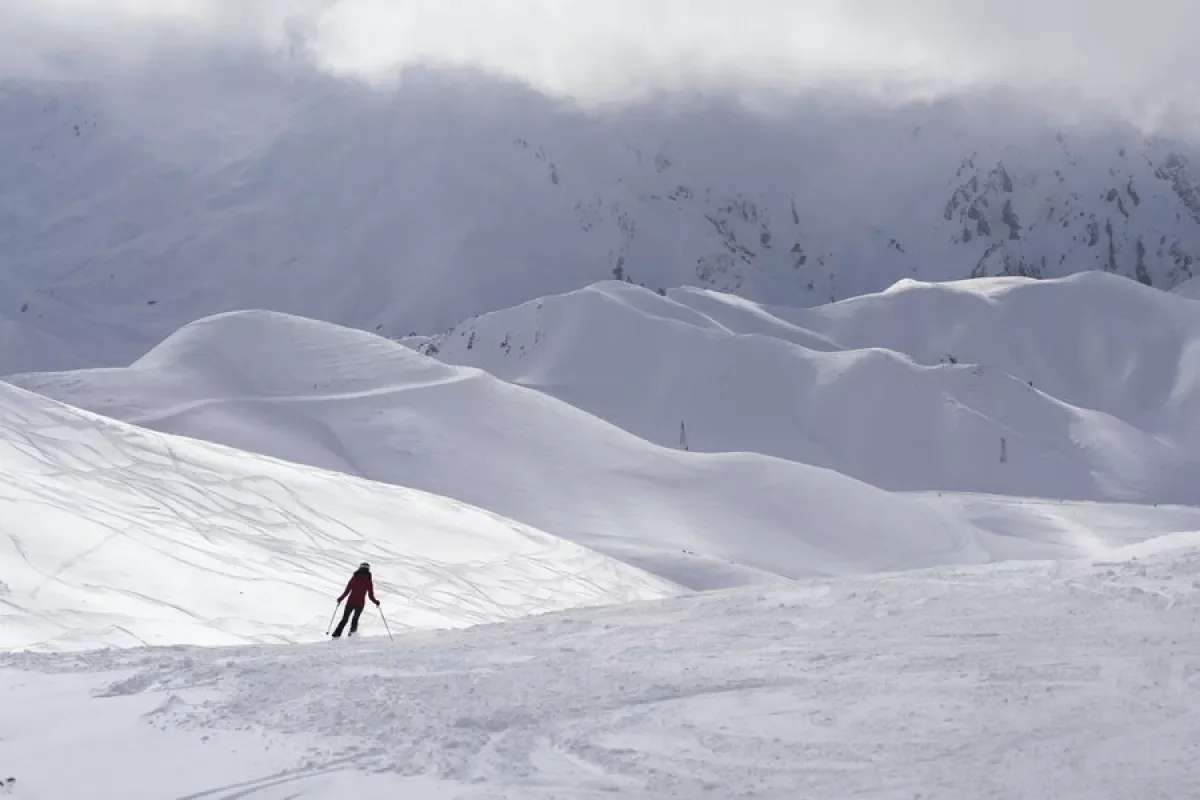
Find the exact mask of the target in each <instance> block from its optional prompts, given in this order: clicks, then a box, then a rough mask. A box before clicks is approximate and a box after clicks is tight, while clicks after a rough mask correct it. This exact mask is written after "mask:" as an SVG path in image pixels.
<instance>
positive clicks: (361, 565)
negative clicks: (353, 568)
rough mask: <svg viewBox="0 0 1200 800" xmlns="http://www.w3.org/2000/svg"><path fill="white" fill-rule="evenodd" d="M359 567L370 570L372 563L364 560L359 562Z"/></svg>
mask: <svg viewBox="0 0 1200 800" xmlns="http://www.w3.org/2000/svg"><path fill="white" fill-rule="evenodd" d="M358 568H359V569H365V570H369V569H371V565H370V564H368V563H367V562H365V561H364V562H362V563H361V564H359V565H358Z"/></svg>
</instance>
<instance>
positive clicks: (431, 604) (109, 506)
mask: <svg viewBox="0 0 1200 800" xmlns="http://www.w3.org/2000/svg"><path fill="white" fill-rule="evenodd" d="M0 465H2V468H3V473H4V481H3V487H0V508H2V509H3V514H2V517H3V522H2V523H0V529H2V530H3V532H4V533H5V536H4V538H3V539H2V540H0V648H2V649H5V650H13V649H17V650H22V649H32V650H39V651H47V650H81V649H92V648H97V647H133V646H139V645H175V644H197V645H230V644H245V643H249V642H261V643H281V642H303V641H309V642H312V641H319V640H320V639H321V638H322V632H323V631H324V630H325V626H327V625H328V620H329V615H330V614H331V613H332V612H333V609H334V599H335V598H336V597H337V595H338V594H339V593H340V592H341V591H342V588H343V587H344V585H345V581H346V579H347V578H348V577H349V575H350V573H351V572H352V571H353V570H354V568H355V566H356V565H357V564H358V562H359V561H362V560H369V561H374V562H377V566H381V567H383V568H382V569H380V570H379V571H378V578H377V583H376V586H377V596H378V597H379V599H380V600H381V602H383V603H384V606H383V608H384V610H385V611H386V612H387V613H388V615H389V622H390V625H391V626H392V628H393V630H394V631H396V632H402V631H406V630H409V629H412V628H426V627H460V626H465V625H473V624H479V623H485V622H497V621H501V620H506V619H513V618H515V617H519V616H526V615H529V614H531V613H543V612H547V611H554V610H559V609H563V608H571V607H575V606H580V605H587V604H608V603H623V602H629V601H634V600H645V599H653V598H658V597H664V596H669V595H671V594H675V593H676V592H677V591H678V589H679V587H677V586H674V585H672V584H670V583H668V582H666V581H662V580H660V579H657V578H654V577H652V576H650V575H647V574H646V573H643V572H640V571H638V570H635V569H632V568H630V567H628V566H626V565H624V564H620V563H617V562H615V561H613V560H612V559H610V558H606V557H604V556H601V555H599V554H597V553H593V552H590V551H587V550H585V549H583V548H581V547H579V546H577V545H574V544H571V543H569V542H565V541H563V540H562V539H558V538H556V537H553V536H549V535H547V534H545V533H542V532H540V531H536V530H533V529H531V528H529V527H526V526H524V525H520V524H518V523H515V522H512V521H510V520H506V519H503V518H501V517H498V516H496V515H494V514H491V513H488V512H486V511H482V510H479V509H476V508H471V507H469V506H466V505H464V504H462V503H459V502H455V501H452V500H448V499H446V498H443V497H438V496H436V495H430V494H426V493H423V492H418V491H414V490H411V489H403V488H397V487H390V486H382V485H378V484H372V483H370V482H367V481H364V480H361V479H356V478H351V477H348V476H346V475H341V474H337V473H332V472H323V471H320V470H316V469H312V468H306V467H300V466H297V465H295V464H289V463H285V462H280V461H276V460H273V459H268V458H264V457H261V456H251V455H249V454H246V453H240V452H237V451H234V450H230V449H228V448H225V447H219V446H216V445H212V444H208V443H203V442H198V441H195V440H190V439H184V438H180V437H175V436H167V435H163V434H159V433H153V432H150V431H146V430H142V429H139V428H135V427H132V426H129V425H125V424H123V423H119V422H115V421H113V420H110V419H104V418H101V417H97V416H95V415H92V414H89V413H86V412H83V411H79V410H76V409H72V408H69V407H66V406H62V405H60V404H58V403H55V402H53V401H50V400H47V399H45V398H43V397H39V396H37V395H34V394H31V393H29V392H25V391H22V390H20V389H17V388H14V387H11V386H6V385H4V384H0ZM373 616H375V615H374V614H371V615H369V616H367V617H365V618H364V622H363V627H364V633H367V634H370V635H383V630H382V625H381V624H380V622H379V621H378V619H375V620H372V619H371V617H373ZM6 716H7V715H6Z"/></svg>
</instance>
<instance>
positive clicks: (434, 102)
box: [0, 59, 1200, 374]
mask: <svg viewBox="0 0 1200 800" xmlns="http://www.w3.org/2000/svg"><path fill="white" fill-rule="evenodd" d="M171 76H173V80H172V79H170V78H171ZM166 86H169V92H170V96H171V98H172V100H173V102H175V103H182V104H186V107H187V109H188V113H187V114H176V113H171V112H170V111H169V109H170V108H171V107H172V105H171V104H170V103H164V99H163V98H164V92H167V91H168V89H167V88H166ZM1195 157H1196V152H1195V151H1194V149H1192V148H1190V146H1189V145H1186V144H1184V143H1178V142H1168V141H1160V140H1148V139H1146V138H1144V137H1143V136H1142V135H1141V134H1139V133H1137V132H1136V131H1134V130H1132V129H1129V128H1126V127H1123V126H1121V125H1119V124H1117V123H1114V122H1111V121H1108V120H1096V119H1085V120H1082V121H1080V120H1076V121H1073V122H1067V121H1064V120H1056V119H1053V118H1050V117H1049V116H1047V115H1046V114H1045V113H1044V112H1042V111H1040V110H1038V109H1037V108H1035V107H1033V106H1029V105H1025V104H1022V103H1021V102H1020V101H1018V100H1014V99H1013V98H1011V97H1004V96H997V95H970V96H965V97H960V98H957V99H953V100H945V101H943V102H939V103H933V104H923V103H913V104H911V105H907V106H902V107H899V108H886V109H884V108H875V107H874V106H871V105H870V104H866V105H862V104H859V105H854V104H853V103H851V102H849V101H847V102H846V103H844V104H838V103H833V102H829V101H828V100H827V99H826V98H807V99H806V98H798V99H795V100H794V101H793V102H792V103H791V104H790V105H789V104H784V105H782V106H781V107H778V108H775V109H773V110H772V112H771V113H770V114H757V113H754V112H751V111H748V110H747V109H746V108H744V107H741V106H737V105H732V104H731V105H726V104H723V103H720V102H715V101H714V102H712V103H707V104H700V103H697V104H693V105H690V106H688V105H682V106H680V105H671V104H665V105H662V106H655V107H652V108H646V107H639V108H633V109H629V108H626V109H622V110H611V111H598V110H594V111H591V112H584V111H581V110H579V109H576V108H573V107H570V106H567V105H564V104H562V103H560V102H557V101H553V100H551V99H549V98H547V97H544V96H541V95H539V94H537V93H536V92H534V91H532V90H529V89H525V88H521V87H517V86H513V85H508V84H503V83H499V82H496V81H492V80H488V79H483V78H480V77H478V76H464V75H462V74H455V73H436V74H435V73H424V74H422V73H413V74H411V75H409V76H407V77H406V80H405V82H404V83H403V84H402V86H401V87H400V88H398V89H395V90H382V89H378V90H377V89H367V88H365V87H363V86H360V85H358V84H355V83H353V82H348V81H347V82H340V81H337V80H333V79H330V78H328V77H326V76H321V75H316V74H312V73H310V72H307V71H305V70H304V69H303V68H302V67H298V66H296V65H290V66H285V65H279V64H271V65H264V64H258V63H255V62H254V61H253V60H252V59H248V60H245V61H231V62H230V63H229V64H228V66H226V67H223V68H217V67H214V66H211V65H209V66H207V67H206V68H204V69H200V68H194V69H192V70H189V71H183V72H182V73H181V74H179V75H174V74H173V73H166V74H163V75H150V74H141V73H138V74H137V75H134V76H129V75H126V76H123V77H122V78H121V79H120V80H118V79H116V78H114V77H113V76H111V75H107V76H106V77H105V78H103V79H101V78H97V79H95V80H80V81H77V82H74V83H65V82H52V81H48V80H43V81H37V80H33V79H21V80H18V79H9V80H7V81H3V82H0V254H3V255H0V336H3V337H4V338H3V340H0V341H2V342H3V344H4V345H5V346H4V347H3V349H2V350H0V374H3V373H7V372H15V371H26V370H33V369H39V370H45V369H61V368H69V367H70V368H73V367H86V366H97V365H106V366H114V365H122V364H127V363H129V362H130V361H132V360H133V359H135V358H137V357H138V356H140V355H142V354H143V353H144V352H145V351H146V350H148V349H149V348H150V347H151V346H153V345H154V344H155V343H157V342H158V341H160V340H161V339H162V338H164V337H165V336H167V335H168V334H170V333H171V332H172V331H174V330H176V329H177V328H179V327H181V326H182V325H184V324H186V323H188V322H192V321H194V320H196V319H198V318H201V317H203V316H207V315H211V314H214V313H218V312H222V311H227V310H236V309H244V308H265V309H272V310H278V311H284V312H288V313H294V314H299V315H302V316H306V317H312V318H316V319H323V320H329V321H333V322H337V323H339V324H345V325H350V326H354V327H359V328H362V329H365V330H371V331H376V330H377V331H379V332H381V333H384V334H386V335H389V336H399V335H405V334H409V333H413V332H416V333H420V334H433V333H436V332H438V331H440V330H444V329H445V328H447V327H449V326H451V325H453V324H456V323H457V322H459V321H461V320H462V319H465V318H467V317H470V316H474V315H477V314H480V313H483V312H487V311H495V310H499V309H503V308H507V307H510V306H514V305H517V304H520V303H522V302H525V301H528V300H532V299H534V298H536V297H540V296H543V295H548V294H556V293H561V292H566V291H570V290H574V289H578V288H581V287H584V286H587V285H590V284H592V283H594V282H596V281H598V280H602V279H609V278H617V279H623V280H628V281H631V282H634V283H638V284H642V285H645V286H646V287H648V288H651V289H660V288H662V289H669V288H672V287H677V286H699V287H701V288H708V289H715V290H720V291H726V292H733V293H737V294H739V295H743V296H746V297H749V298H751V299H754V300H757V301H762V302H770V303H778V304H786V305H791V306H807V305H812V304H816V303H825V302H829V301H831V300H840V299H844V298H846V297H850V296H855V295H858V294H862V293H865V292H872V291H879V290H882V289H885V288H886V287H888V286H890V285H891V284H892V283H894V282H895V281H896V280H898V279H901V278H919V279H922V280H945V279H960V278H967V277H970V276H972V275H995V274H1002V273H1013V274H1028V275H1038V276H1041V277H1053V276H1060V275H1066V274H1069V273H1072V272H1074V271H1078V270H1093V269H1094V270H1103V271H1111V272H1116V273H1120V274H1123V275H1127V276H1130V277H1134V278H1136V279H1139V280H1143V281H1146V282H1150V283H1153V284H1154V285H1155V286H1157V287H1160V288H1170V287H1171V286H1173V285H1175V284H1176V283H1179V282H1180V281H1182V280H1184V279H1186V278H1188V277H1190V276H1191V274H1192V272H1193V271H1194V269H1193V267H1194V264H1195V262H1196V260H1197V258H1198V257H1200V199H1198V197H1200V195H1198V190H1197V188H1196V187H1197V185H1200V184H1198V182H1200V176H1198V175H1197V173H1196V169H1195V167H1194V166H1193V165H1192V161H1193V160H1194V159H1195Z"/></svg>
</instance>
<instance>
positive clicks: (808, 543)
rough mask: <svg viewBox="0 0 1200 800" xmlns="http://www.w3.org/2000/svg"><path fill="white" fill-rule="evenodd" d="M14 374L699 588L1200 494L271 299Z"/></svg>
mask: <svg viewBox="0 0 1200 800" xmlns="http://www.w3.org/2000/svg"><path fill="white" fill-rule="evenodd" d="M580 320H581V322H583V323H584V324H585V325H586V323H587V322H589V321H590V320H588V319H587V318H583V317H581V318H580ZM557 341H558V342H560V343H562V342H565V341H566V340H565V339H564V338H559V339H558V340H557ZM546 346H547V347H552V346H554V340H547V342H546ZM718 352H719V351H718V350H715V349H714V350H713V353H718ZM697 357H704V354H703V352H698V353H697ZM593 366H596V367H597V370H598V371H597V372H595V373H594V374H595V375H604V374H606V373H604V372H601V371H599V368H600V367H601V365H593ZM611 374H612V375H613V376H616V375H617V374H619V373H618V372H612V373H611ZM11 380H13V381H14V382H15V383H18V384H19V385H21V386H24V387H26V388H28V389H31V390H34V391H37V392H40V393H45V394H46V395H48V396H51V397H54V398H56V399H58V400H61V401H63V402H67V403H70V404H72V405H76V406H79V407H82V408H87V409H89V410H90V411H93V412H96V413H100V414H104V415H106V416H111V417H115V418H117V419H121V420H124V421H126V422H131V423H134V424H137V425H143V426H147V427H150V428H153V429H156V430H160V431H165V432H170V433H176V434H182V435H186V436H191V437H195V438H199V439H207V440H210V441H215V442H220V443H222V444H226V445H230V446H233V447H238V448H242V449H245V450H250V451H253V452H259V453H265V454H268V455H272V456H276V457H280V458H286V459H288V460H293V461H297V462H301V463H305V464H310V465H313V466H318V467H323V468H329V469H336V470H339V471H343V472H348V473H350V474H354V475H359V476H363V477H367V478H370V479H373V480H378V481H384V482H387V483H394V484H398V485H402V486H413V487H417V488H421V489H424V490H427V491H431V492H436V493H438V494H441V495H445V496H448V497H454V498H457V499H459V500H462V501H463V502H466V503H470V504H471V505H475V506H478V507H480V508H486V509H488V510H491V511H494V512H495V513H498V514H501V515H503V516H505V517H508V518H511V519H515V520H519V521H521V522H524V523H526V524H529V525H532V526H534V527H536V528H538V529H540V530H545V531H549V532H551V533H553V534H555V535H557V536H562V537H565V538H567V539H570V540H572V541H575V542H578V543H580V544H583V545H584V546H586V547H588V548H591V549H595V550H597V551H599V552H602V553H605V554H607V555H610V556H613V557H615V558H618V559H620V560H622V561H625V562H627V563H629V564H632V565H634V566H637V567H640V568H644V569H646V570H648V571H650V572H652V573H654V574H656V575H659V576H661V577H663V578H665V579H667V580H670V581H672V582H676V583H680V584H682V585H685V586H687V587H690V588H695V589H700V588H713V587H721V586H731V585H739V584H743V583H748V582H761V581H764V580H767V581H770V580H778V579H779V578H780V577H786V578H796V577H802V576H807V575H837V574H846V573H860V572H869V571H877V570H886V569H898V568H909V567H920V566H930V565H938V564H958V563H978V562H984V561H988V560H991V559H994V558H1051V557H1055V558H1066V557H1078V556H1090V555H1094V554H1095V553H1097V552H1101V551H1103V550H1104V549H1106V548H1107V547H1110V546H1112V545H1114V544H1125V543H1129V542H1132V541H1140V540H1142V539H1145V538H1149V537H1151V536H1154V535H1157V534H1161V533H1169V532H1172V531H1177V530H1187V529H1191V528H1193V527H1195V528H1200V509H1190V508H1180V509H1166V508H1164V509H1154V508H1149V507H1147V508H1142V509H1126V510H1122V511H1113V514H1114V515H1116V516H1117V517H1118V518H1119V521H1117V522H1114V523H1111V524H1107V523H1098V524H1096V525H1095V526H1094V527H1093V525H1092V524H1091V523H1088V524H1081V523H1080V522H1079V521H1078V520H1077V519H1076V517H1077V515H1078V514H1087V513H1089V512H1087V511H1086V509H1087V508H1089V506H1087V505H1086V504H1085V505H1080V504H1064V503H1061V502H1060V501H1058V500H1055V501H1049V502H1041V503H1039V502H1036V501H1026V503H1027V505H1024V506H1022V508H1024V509H1026V510H1027V511H1028V513H1026V512H1025V511H1016V512H1014V511H1013V510H1012V508H1011V504H1010V503H1007V502H1005V501H1000V500H996V499H988V498H978V499H977V501H975V502H973V503H968V504H965V505H964V504H962V503H960V502H958V501H955V502H950V501H949V499H947V498H939V497H938V496H937V495H936V494H930V495H923V496H916V495H901V494H893V493H890V492H887V491H883V490H881V489H878V488H876V487H874V486H870V485H868V484H866V483H863V482H860V481H858V480H855V479H853V478H849V477H846V476H844V475H841V474H838V473H836V472H833V471H830V470H826V469H821V468H816V467H812V466H809V465H805V464H800V463H796V462H792V461H787V460H782V459H778V458H772V457H768V456H764V455H761V454H758V453H751V452H743V453H725V454H703V453H696V452H686V451H682V450H679V449H677V448H670V447H662V446H659V445H655V444H652V443H650V442H647V441H645V440H643V439H640V438H638V437H636V436H634V435H633V434H631V433H629V432H627V431H624V430H621V429H620V428H618V427H616V426H614V425H612V424H610V423H608V422H605V421H603V420H601V419H599V418H597V417H595V416H592V415H590V414H587V413H585V412H583V411H580V410H579V409H577V408H575V407H573V406H571V405H568V404H567V403H564V402H562V401H560V400H557V399H555V398H553V397H551V396H549V395H547V394H543V393H539V392H536V391H533V390H532V389H527V388H522V387H519V386H515V385H513V384H510V383H505V382H503V381H501V380H499V379H497V378H495V377H493V376H491V375H489V374H488V373H485V372H482V371H479V370H476V369H471V368H463V367H454V366H449V365H447V364H444V363H442V362H440V361H437V360H435V359H433V358H429V357H426V356H423V355H420V354H418V353H416V352H414V351H413V350H411V349H409V348H408V347H405V346H403V345H401V344H399V343H396V342H392V341H390V340H388V339H385V338H383V337H379V336H375V335H372V334H368V333H363V332H361V331H355V330H352V329H348V328H340V327H337V326H333V325H330V324H327V323H321V322H315V321H312V320H305V319H301V318H297V317H291V316H286V315H280V314H275V313H269V312H238V313H230V314H223V315H218V316H215V317H212V318H208V319H205V320H201V321H198V322H196V323H194V324H192V325H189V326H186V327H185V328H183V329H182V330H180V331H179V332H178V333H177V334H175V335H174V336H172V337H170V338H168V339H167V340H166V341H165V342H163V343H162V344H161V345H160V346H159V347H157V348H155V349H154V350H153V351H152V352H151V353H149V354H148V355H147V356H146V357H144V358H142V359H140V360H139V361H138V362H136V363H135V364H134V365H133V366H131V367H128V368H121V369H98V370H83V371H76V372H66V373H58V374H28V375H22V376H14V377H13V378H11ZM615 385H616V386H618V387H620V386H621V384H620V383H617V384H615ZM874 391H878V392H894V391H895V389H894V388H893V387H890V386H889V385H887V384H883V385H881V386H879V387H876V388H875V390H874ZM640 392H641V389H640V387H639V388H630V389H629V390H628V391H627V393H626V395H625V396H627V397H630V398H633V399H638V398H640V397H641V396H642V395H641V394H640ZM830 433H831V434H832V433H835V432H834V431H831V432H830ZM847 434H848V435H852V434H853V429H852V428H850V429H847ZM989 509H990V510H989ZM1106 513H1107V512H1105V511H1103V510H1101V511H1099V512H1096V513H1093V514H1091V519H1092V520H1093V521H1095V520H1098V519H1103V518H1105V515H1106ZM1017 519H1019V520H1021V522H1020V524H1014V525H1008V524H1007V523H1006V522H1005V521H1011V520H1017Z"/></svg>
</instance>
